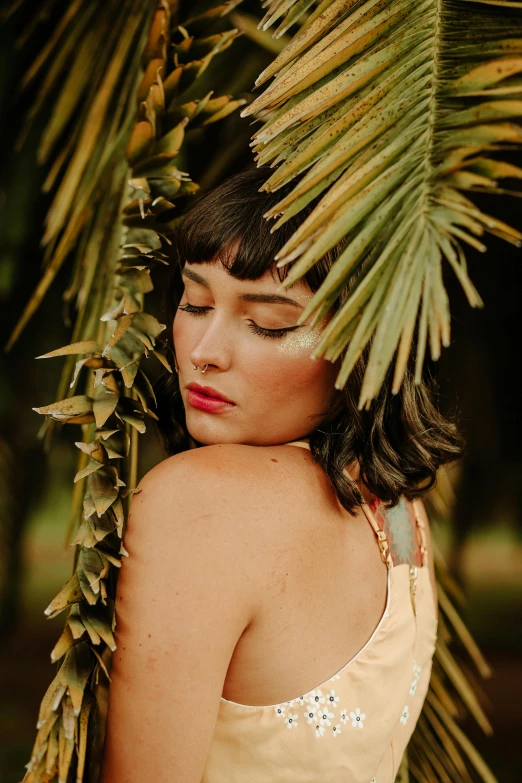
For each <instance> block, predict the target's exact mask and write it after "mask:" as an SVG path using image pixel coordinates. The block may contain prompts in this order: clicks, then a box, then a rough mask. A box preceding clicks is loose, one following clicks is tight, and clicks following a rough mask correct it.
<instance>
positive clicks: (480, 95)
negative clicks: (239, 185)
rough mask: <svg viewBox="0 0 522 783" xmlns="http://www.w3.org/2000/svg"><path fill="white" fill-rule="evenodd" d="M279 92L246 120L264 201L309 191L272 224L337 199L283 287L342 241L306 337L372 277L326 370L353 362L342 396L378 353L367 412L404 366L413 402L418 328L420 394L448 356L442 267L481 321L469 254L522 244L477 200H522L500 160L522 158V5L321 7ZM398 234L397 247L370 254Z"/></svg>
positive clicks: (287, 251)
mask: <svg viewBox="0 0 522 783" xmlns="http://www.w3.org/2000/svg"><path fill="white" fill-rule="evenodd" d="M309 5H310V4H309V3H303V2H299V0H270V1H269V2H267V3H266V6H267V7H268V10H267V13H266V16H265V18H264V19H263V21H262V23H261V26H262V27H263V29H266V28H267V27H268V26H269V25H270V24H272V23H273V22H274V21H276V20H281V18H282V19H283V21H282V22H281V24H280V28H278V29H279V30H284V29H286V26H287V24H289V23H292V22H293V21H295V19H296V18H297V17H298V16H300V15H301V14H302V13H303V12H304V11H306V9H307V8H308V7H309ZM277 34H278V31H276V35H277ZM272 77H273V78H272ZM269 79H272V81H271V83H270V84H269V85H268V86H267V87H265V89H264V92H263V93H262V94H261V95H260V96H259V97H257V98H256V99H255V100H254V101H253V102H252V103H251V104H250V105H249V106H248V107H246V108H245V109H244V110H243V112H242V116H253V117H254V118H255V119H257V120H260V121H261V122H262V125H261V127H260V128H259V129H258V130H257V131H256V132H255V133H254V135H253V138H252V146H253V149H254V151H255V153H256V156H257V160H258V161H259V163H267V162H269V161H271V162H272V166H273V168H274V173H273V174H272V175H271V176H270V177H269V179H268V180H267V181H266V183H265V185H264V189H265V190H267V191H277V189H278V188H280V187H281V186H283V185H285V184H287V183H290V182H295V184H294V187H293V189H292V190H291V192H290V193H288V195H287V196H286V197H285V198H282V199H281V201H280V202H279V203H278V204H277V205H276V206H274V207H273V209H271V210H270V211H268V212H267V214H266V217H269V218H275V217H277V218H278V219H277V221H276V222H275V224H274V227H273V229H272V230H277V228H278V227H279V226H280V225H282V223H284V222H285V221H286V220H288V219H289V218H290V217H291V216H292V215H294V214H296V213H298V212H299V211H300V210H301V209H302V208H303V207H304V206H305V205H306V204H308V203H309V202H310V201H311V200H312V199H314V198H315V197H316V196H318V195H320V194H323V195H322V198H321V199H320V201H319V203H318V204H317V206H316V207H315V209H314V210H313V212H312V213H311V214H310V215H309V216H308V217H307V219H306V220H304V221H303V222H302V224H301V226H300V227H299V229H298V230H297V231H296V232H295V233H294V234H293V236H292V237H291V238H290V239H289V240H288V241H287V242H286V244H285V245H284V247H283V248H282V250H281V251H280V253H279V254H278V256H277V258H278V265H279V266H286V265H289V264H291V268H290V269H289V272H288V276H287V277H286V279H285V282H284V285H285V286H286V287H288V286H291V285H292V284H293V283H295V282H296V281H297V280H299V279H300V278H301V277H302V276H303V275H304V274H305V273H306V272H307V270H309V269H310V268H311V267H313V266H314V264H315V263H316V262H317V261H318V260H319V259H320V258H321V256H322V255H323V254H324V253H325V252H326V251H327V250H329V249H330V248H332V247H333V246H334V245H336V244H337V243H339V242H342V246H343V249H342V252H341V254H340V256H339V257H338V258H337V260H336V262H335V263H334V265H333V267H332V269H331V271H330V273H329V275H328V277H327V278H326V280H325V281H324V283H323V284H322V286H321V287H320V289H319V290H318V291H317V292H316V294H315V295H314V297H313V298H312V299H311V301H310V303H309V304H308V306H307V307H306V308H305V310H304V312H303V313H302V314H301V316H300V319H299V323H303V322H304V321H305V320H307V319H308V318H309V317H310V316H313V320H312V323H316V322H317V321H318V320H319V319H320V318H321V317H322V316H323V315H324V313H325V311H327V310H328V309H329V308H330V307H331V305H332V303H333V302H334V301H335V300H336V298H337V297H339V296H340V294H341V292H342V291H343V290H344V288H345V286H346V284H347V281H348V278H349V277H351V276H353V275H355V276H356V277H358V284H356V285H355V286H354V287H353V290H352V293H351V295H350V296H349V297H348V298H347V300H346V301H345V302H344V303H343V304H342V306H341V307H340V308H339V309H338V311H337V312H336V313H335V315H334V317H333V318H332V319H331V321H330V322H329V324H328V326H327V327H326V328H325V330H324V332H323V335H322V339H321V341H320V342H319V344H318V345H317V347H316V348H315V350H314V353H313V356H314V357H315V358H317V357H319V356H324V357H325V358H327V359H330V360H332V361H333V360H335V359H336V358H337V357H338V356H340V355H341V354H342V355H343V359H342V365H341V369H340V371H339V374H338V377H337V379H336V386H337V387H338V388H342V387H343V386H344V384H345V383H346V380H347V378H348V375H349V374H350V372H351V370H352V369H353V367H354V365H355V363H356V361H357V359H358V358H359V357H360V355H361V353H362V351H363V349H364V347H365V346H366V344H367V343H369V342H370V343H371V352H370V357H369V362H368V366H367V370H366V374H365V378H364V382H363V386H362V390H361V396H360V400H359V407H360V408H363V407H369V405H370V401H371V400H372V399H373V398H374V397H375V396H376V394H377V392H378V391H379V388H380V386H381V384H382V381H383V378H384V375H385V373H386V371H387V369H388V368H389V366H390V365H391V364H392V362H393V361H395V374H394V383H393V387H394V391H395V392H397V391H398V390H399V388H400V385H401V382H402V379H403V377H404V372H405V368H406V364H407V359H408V356H409V354H410V351H411V346H412V343H413V337H414V332H415V329H416V328H418V348H417V355H416V381H417V382H418V383H420V379H421V370H422V364H423V361H424V356H425V353H426V350H427V349H428V345H429V350H430V352H431V357H432V358H433V359H437V358H438V357H439V356H440V352H441V346H442V345H444V346H447V345H449V342H450V311H449V304H448V298H447V295H446V292H445V289H444V284H443V280H442V265H443V259H446V260H447V261H448V262H449V265H450V266H451V268H452V269H453V271H454V272H455V274H456V276H457V278H458V279H459V281H460V283H461V285H462V287H463V289H464V291H465V294H466V296H467V298H468V301H469V303H470V304H471V306H472V307H481V306H482V304H483V303H482V299H481V297H480V295H479V293H478V291H477V290H476V288H475V286H474V285H473V283H472V281H471V279H470V277H469V275H468V270H467V266H466V260H465V257H464V253H463V251H462V243H464V244H467V245H470V246H471V247H473V248H475V249H478V250H480V251H484V250H485V249H486V248H485V245H484V244H483V242H482V237H483V235H484V234H485V233H486V232H489V233H492V234H495V235H497V236H500V237H502V238H503V239H505V240H507V241H509V242H512V243H514V244H515V245H517V246H520V245H521V243H522V233H521V232H520V231H519V230H517V229H515V228H511V227H510V226H508V225H506V224H505V223H503V222H502V221H501V220H498V219H495V218H493V217H491V216H490V215H487V214H485V213H484V212H482V211H481V210H480V209H479V208H478V207H476V206H475V205H474V203H473V202H472V201H471V199H470V198H469V194H472V193H473V192H481V193H484V192H487V193H505V192H514V193H515V194H518V195H520V192H519V191H507V190H505V189H503V188H501V187H499V181H501V180H503V179H505V178H508V179H514V180H516V179H520V178H521V177H522V169H521V168H519V167H517V166H515V165H513V164H511V163H506V162H503V161H501V160H498V153H499V152H502V151H503V150H512V149H520V148H521V146H522V126H521V124H520V118H521V117H522V4H521V3H519V2H509V3H508V2H500V1H497V0H481V3H480V4H477V3H475V2H473V0H420V2H417V0H349V1H348V2H346V0H323V2H320V3H319V5H318V7H317V8H316V9H315V10H314V11H313V13H311V14H310V15H309V16H308V18H307V19H306V22H305V23H304V24H303V26H302V27H301V29H300V31H299V32H298V34H296V35H295V36H294V38H293V39H292V40H291V41H290V42H289V43H288V45H287V46H286V47H285V48H284V49H283V51H282V52H281V53H280V54H279V55H278V56H277V57H276V59H275V60H274V62H273V63H271V65H270V66H269V67H268V68H267V69H266V70H265V71H264V72H263V73H262V74H261V75H260V76H259V78H258V80H257V82H256V85H258V86H259V85H263V84H265V83H266V82H267V81H268V80H269ZM384 226H386V230H387V240H386V241H385V242H382V243H381V245H380V249H377V251H376V252H371V251H372V248H374V245H375V242H376V239H377V237H382V234H383V227H384ZM365 259H367V260H368V263H367V264H365V266H364V273H361V271H360V269H361V264H362V261H363V260H365Z"/></svg>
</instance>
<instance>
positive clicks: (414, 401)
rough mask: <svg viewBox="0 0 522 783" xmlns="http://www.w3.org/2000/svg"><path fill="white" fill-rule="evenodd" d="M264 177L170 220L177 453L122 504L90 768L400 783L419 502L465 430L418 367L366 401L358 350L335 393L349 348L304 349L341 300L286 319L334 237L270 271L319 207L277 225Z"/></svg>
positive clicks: (415, 672)
mask: <svg viewBox="0 0 522 783" xmlns="http://www.w3.org/2000/svg"><path fill="white" fill-rule="evenodd" d="M268 171H269V170H267V169H266V168H260V169H249V170H247V171H244V172H241V173H240V174H237V175H235V176H233V177H231V178H230V179H229V180H227V181H226V182H225V183H223V184H222V185H221V186H220V187H218V188H216V189H215V190H214V191H212V192H211V193H209V194H207V195H206V196H204V197H203V198H201V199H200V200H199V201H197V202H196V203H195V204H194V205H192V207H191V209H189V210H188V211H187V213H186V214H185V215H184V216H183V218H182V219H181V221H180V223H179V224H178V227H177V230H176V232H175V235H174V246H173V250H174V255H175V257H176V258H177V259H178V261H179V263H178V264H174V265H173V278H172V283H171V285H170V287H169V290H168V291H167V294H166V303H167V308H168V310H167V312H168V315H167V317H168V318H169V329H170V328H172V337H173V344H174V351H175V357H176V370H177V374H175V375H174V374H173V375H172V376H171V377H170V379H169V380H168V381H167V382H166V383H165V384H163V385H162V388H161V389H160V391H161V395H160V402H159V408H158V412H159V415H160V426H161V430H162V434H163V437H164V442H165V446H166V451H167V454H169V455H170V456H168V457H167V458H166V459H165V460H164V461H162V462H161V463H160V464H159V465H157V466H156V467H154V468H153V469H152V470H151V471H149V473H147V475H146V476H145V477H144V478H143V479H142V481H141V482H140V485H139V486H140V488H141V492H140V493H138V494H136V495H135V496H134V498H133V501H132V506H131V510H130V514H129V520H128V525H127V531H126V535H125V546H126V549H127V550H128V552H129V555H130V556H129V558H128V559H126V560H125V563H124V565H123V567H122V569H121V574H120V578H119V583H118V591H117V599H116V615H117V629H116V642H117V650H116V652H115V654H114V659H113V668H112V674H111V676H112V682H111V691H110V705H109V715H108V728H107V741H106V747H105V758H104V765H103V774H102V783H124V782H125V783H134V782H135V781H136V783H137V781H140V782H141V781H143V780H153V781H154V782H155V783H160V782H161V781H165V782H166V781H169V783H170V782H171V781H176V782H178V781H179V782H180V783H181V782H183V783H200V781H203V783H222V782H223V783H224V781H226V783H239V782H240V781H241V783H246V782H247V781H248V783H250V781H252V783H268V781H270V783H275V781H278V782H279V781H281V783H283V782H285V783H286V782H287V781H288V783H297V782H298V781H299V783H319V781H325V783H326V781H327V782H328V783H370V781H373V783H392V781H394V780H395V778H396V775H397V771H398V768H399V765H400V762H401V758H402V756H403V753H404V750H405V748H406V746H407V743H408V740H409V738H410V736H411V733H412V731H413V729H414V726H415V723H416V721H417V719H418V716H419V713H420V710H421V708H422V703H423V700H424V697H425V695H426V692H427V688H428V683H429V677H430V670H431V659H432V655H433V652H434V647H435V640H436V627H437V612H436V598H435V595H436V593H435V583H434V574H433V562H432V556H431V543H430V535H429V529H428V522H427V519H426V514H425V511H424V508H423V505H422V502H421V500H420V497H421V495H422V494H423V493H424V492H425V491H426V489H427V488H429V487H431V486H432V485H433V483H434V481H435V476H436V471H437V468H438V467H439V466H440V465H442V464H444V463H447V462H450V461H452V460H454V459H455V458H456V457H457V456H458V455H459V454H460V452H461V448H462V444H461V440H460V438H459V436H458V434H457V432H456V429H455V426H454V424H453V423H451V422H449V421H448V420H446V419H445V418H444V417H443V416H442V415H441V413H440V412H439V411H438V410H437V407H436V404H435V392H434V390H433V382H432V381H431V379H430V376H429V373H428V371H426V378H425V384H424V385H422V386H417V385H415V384H414V382H413V376H412V373H411V372H408V373H407V375H406V378H405V380H404V383H403V385H402V388H401V390H400V391H399V393H398V394H396V395H392V394H391V380H392V378H391V373H392V370H390V372H389V373H388V376H387V378H386V381H385V383H384V385H383V388H382V390H381V392H380V394H379V397H378V398H377V399H376V400H374V401H373V404H372V406H371V408H370V409H369V410H363V411H360V410H358V408H357V401H358V396H359V390H360V386H361V381H362V376H363V373H364V367H365V363H366V361H367V351H365V352H364V353H363V355H362V357H361V360H360V361H359V363H358V365H357V367H356V368H355V370H354V372H353V373H352V374H351V376H350V378H349V380H348V383H347V385H346V387H345V388H344V389H343V390H336V389H335V386H334V382H335V378H336V375H337V373H338V371H339V366H340V362H341V361H342V356H341V357H340V358H339V360H338V361H337V362H335V363H333V364H332V363H331V362H329V361H326V360H324V359H319V360H312V359H311V358H310V354H311V352H312V350H313V347H314V345H316V343H317V341H318V338H319V336H320V333H321V331H322V329H323V328H324V325H325V324H326V323H327V321H328V320H329V318H330V317H331V316H332V313H333V312H334V311H335V309H336V307H338V306H339V302H337V303H336V304H335V305H334V306H333V307H332V310H331V311H330V313H328V314H327V315H325V317H324V318H323V320H322V321H321V322H320V323H319V324H318V325H317V326H315V327H313V328H312V327H311V326H310V325H309V324H308V323H305V324H303V325H300V326H297V325H296V320H297V318H298V315H299V313H300V312H301V311H302V309H303V307H304V306H305V305H306V303H307V301H308V300H309V299H310V298H311V296H312V295H313V292H314V291H316V290H317V288H318V287H319V285H320V283H321V281H322V280H324V278H325V276H326V274H327V272H328V269H329V268H330V266H331V264H332V262H333V260H334V259H335V257H336V254H337V253H338V251H339V248H333V249H332V251H330V252H329V253H328V254H327V255H326V256H325V257H324V258H323V259H321V261H320V263H319V264H318V265H317V266H316V267H314V268H313V269H312V270H311V271H310V272H309V273H308V274H307V275H306V277H305V278H303V279H302V280H300V281H299V282H298V283H296V284H295V285H294V286H292V287H291V288H290V289H284V288H283V287H282V285H281V278H282V276H283V274H284V268H283V269H279V270H278V269H276V267H275V261H274V257H275V255H276V253H277V251H278V250H279V249H280V248H281V247H282V245H283V244H284V242H285V241H286V239H287V238H288V237H289V236H290V235H291V234H292V233H293V231H294V230H295V228H296V225H298V224H299V223H300V222H301V221H302V220H303V218H304V217H305V216H306V214H307V213H309V211H310V210H311V209H312V207H313V204H311V205H309V206H308V207H307V208H306V209H305V210H304V211H303V212H301V213H299V215H298V216H297V217H295V218H292V219H290V220H289V221H288V222H287V223H285V224H284V225H283V226H282V228H281V229H279V230H277V231H276V232H274V233H272V234H271V233H270V226H269V225H268V224H267V222H266V220H265V219H264V218H263V213H265V212H266V211H267V209H268V208H269V207H270V206H272V205H273V204H275V203H277V201H278V200H279V199H280V198H281V196H282V193H284V192H285V191H284V190H283V191H281V190H280V191H278V192H277V193H275V194H271V195H267V194H265V193H260V192H259V188H260V186H261V184H262V183H263V182H264V181H266V178H267V173H268ZM362 271H364V268H363V269H362ZM278 275H281V278H280V277H278ZM347 293H348V292H345V294H344V296H346V295H347ZM176 305H177V306H176Z"/></svg>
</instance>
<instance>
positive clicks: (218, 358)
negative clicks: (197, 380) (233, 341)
mask: <svg viewBox="0 0 522 783" xmlns="http://www.w3.org/2000/svg"><path fill="white" fill-rule="evenodd" d="M229 338H230V328H227V325H226V323H225V320H224V318H222V317H220V316H219V315H218V314H217V313H214V315H213V317H212V318H208V320H207V319H205V324H204V325H203V324H202V325H201V331H200V332H199V339H198V340H197V341H196V342H195V344H194V345H193V346H192V349H191V351H190V354H189V358H190V361H191V362H192V364H193V365H195V366H196V367H197V368H198V369H204V368H205V365H208V366H207V370H208V369H210V368H217V369H219V370H221V371H223V370H228V369H229V367H230V362H231V354H232V351H231V346H230V342H229Z"/></svg>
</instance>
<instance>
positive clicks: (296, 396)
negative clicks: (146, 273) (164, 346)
mask: <svg viewBox="0 0 522 783" xmlns="http://www.w3.org/2000/svg"><path fill="white" fill-rule="evenodd" d="M194 278H199V279H200V281H201V282H199V281H197V279H194ZM183 282H184V284H185V290H184V294H183V297H182V300H181V302H180V306H179V309H178V310H177V312H176V316H175V318H174V324H173V338H174V347H175V351H176V357H177V361H178V365H179V381H180V388H181V393H182V396H183V401H184V403H185V411H186V417H187V428H188V430H189V432H190V434H191V435H192V437H193V438H195V439H196V440H197V441H198V442H199V443H202V444H205V445H210V444H215V443H243V444H250V445H255V446H267V445H272V444H277V443H285V442H288V441H291V440H298V439H299V438H303V437H306V435H307V434H308V433H309V432H310V431H311V430H313V429H315V428H316V427H317V426H318V425H319V423H320V422H321V421H322V420H323V419H324V417H325V415H326V414H327V412H328V410H329V408H330V405H331V404H332V402H333V399H334V396H335V394H336V393H337V392H336V390H335V387H334V382H335V378H336V376H337V373H338V371H339V366H338V364H332V363H331V362H329V361H327V360H325V359H322V358H319V359H317V360H313V359H311V358H310V354H311V353H312V350H313V349H314V347H315V346H316V345H317V343H318V341H319V338H320V335H321V332H322V330H323V329H324V327H325V325H326V324H327V323H328V321H329V320H330V317H331V316H326V317H325V318H323V319H322V321H321V322H320V323H318V324H317V325H316V326H314V327H311V326H310V325H309V321H310V320H311V319H308V321H307V322H306V323H305V324H303V325H301V326H297V328H294V329H293V330H292V331H287V332H286V333H285V334H284V335H282V336H280V337H268V336H261V335H259V334H255V333H253V331H252V323H253V324H255V325H257V327H261V328H264V329H272V330H275V329H287V328H289V327H295V325H296V321H297V319H298V317H299V315H300V314H301V313H302V311H303V309H304V307H305V306H306V304H307V303H308V301H309V300H310V299H311V298H312V296H313V294H312V292H311V291H310V289H309V288H308V286H307V285H306V284H305V283H303V282H301V281H299V282H298V283H297V284H296V285H294V286H292V288H291V289H289V290H288V289H284V288H283V286H282V285H281V284H280V282H279V279H278V278H277V276H275V279H274V277H273V276H272V275H271V274H270V272H269V271H268V272H266V274H265V275H264V276H263V277H262V278H260V279H259V280H253V281H250V280H236V279H235V278H233V277H231V275H230V274H228V272H227V271H226V270H225V268H224V267H223V266H222V265H221V264H219V263H213V264H192V265H191V264H186V265H185V267H184V270H183ZM251 294H277V295H280V296H285V297H288V298H289V299H291V300H292V301H293V304H291V303H287V304H284V303H281V304H276V303H265V302H247V301H244V300H243V299H242V298H241V297H242V296H244V295H251ZM187 304H189V305H192V306H195V307H200V308H209V309H208V310H205V311H203V312H202V313H201V314H195V313H190V312H187V311H185V310H183V308H184V307H186V306H187ZM205 364H208V365H209V366H208V368H207V370H206V372H205V373H204V374H203V375H202V374H201V372H200V368H203V367H204V366H205ZM193 365H196V366H197V367H198V370H197V371H195V370H194V367H193ZM191 381H195V382H196V383H200V384H201V385H209V386H212V387H213V388H214V389H216V390H217V391H219V392H221V393H222V394H224V395H225V396H226V397H227V398H228V399H230V400H232V401H233V402H235V403H236V407H234V408H231V409H228V410H226V411H224V412H222V413H218V414H214V413H207V412H205V411H200V410H198V409H196V408H194V407H192V406H191V405H189V404H187V401H186V400H187V388H186V387H187V384H188V383H190V382H191Z"/></svg>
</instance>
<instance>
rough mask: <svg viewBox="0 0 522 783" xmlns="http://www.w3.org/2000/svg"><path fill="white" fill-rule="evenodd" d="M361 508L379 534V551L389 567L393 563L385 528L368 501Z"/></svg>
mask: <svg viewBox="0 0 522 783" xmlns="http://www.w3.org/2000/svg"><path fill="white" fill-rule="evenodd" d="M352 481H353V479H352ZM361 508H362V510H363V511H364V514H365V516H366V519H367V520H368V522H369V523H370V525H371V526H372V528H373V532H374V533H375V535H376V536H377V543H378V544H379V551H380V553H381V557H382V560H383V562H384V563H386V567H387V568H391V567H392V565H393V563H392V559H391V555H390V545H389V544H388V537H387V536H386V533H385V532H384V529H383V528H381V527H379V525H378V523H377V520H376V519H375V517H374V515H373V512H372V510H371V508H370V506H369V505H368V504H367V503H362V505H361Z"/></svg>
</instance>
